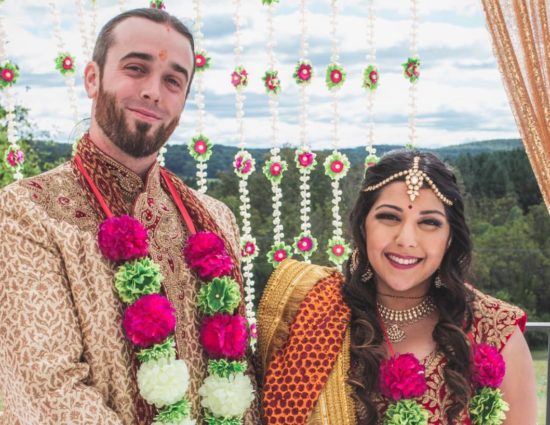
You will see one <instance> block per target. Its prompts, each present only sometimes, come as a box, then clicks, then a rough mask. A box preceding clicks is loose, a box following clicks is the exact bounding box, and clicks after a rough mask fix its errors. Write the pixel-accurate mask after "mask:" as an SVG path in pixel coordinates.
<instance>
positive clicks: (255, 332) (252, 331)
mask: <svg viewBox="0 0 550 425" xmlns="http://www.w3.org/2000/svg"><path fill="white" fill-rule="evenodd" d="M250 338H254V339H257V338H258V328H257V327H256V323H252V324H251V325H250Z"/></svg>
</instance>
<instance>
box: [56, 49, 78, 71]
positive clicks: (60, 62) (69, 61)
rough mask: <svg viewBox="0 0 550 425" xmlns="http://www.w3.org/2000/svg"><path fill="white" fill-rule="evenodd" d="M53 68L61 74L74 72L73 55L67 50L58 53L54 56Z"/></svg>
mask: <svg viewBox="0 0 550 425" xmlns="http://www.w3.org/2000/svg"><path fill="white" fill-rule="evenodd" d="M55 68H56V69H57V70H58V71H59V72H61V75H63V76H66V75H72V74H74V73H75V72H76V67H75V64H74V56H71V54H69V53H68V52H63V53H60V54H59V55H57V57H56V58H55Z"/></svg>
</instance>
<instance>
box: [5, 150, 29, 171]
mask: <svg viewBox="0 0 550 425" xmlns="http://www.w3.org/2000/svg"><path fill="white" fill-rule="evenodd" d="M6 161H8V164H9V165H10V166H11V167H17V166H18V165H19V164H22V163H23V162H24V161H25V153H24V152H23V151H22V150H21V149H18V150H17V151H12V150H10V151H9V152H8V154H7V155H6Z"/></svg>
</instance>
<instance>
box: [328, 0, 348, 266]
mask: <svg viewBox="0 0 550 425" xmlns="http://www.w3.org/2000/svg"><path fill="white" fill-rule="evenodd" d="M337 18H338V5H337V0H331V14H330V35H331V42H332V56H331V62H332V63H331V65H329V67H328V69H327V86H328V88H329V90H331V92H332V118H331V124H332V146H333V151H332V154H331V155H329V156H328V157H327V158H326V159H325V162H324V167H325V174H326V175H327V176H328V177H329V178H330V179H331V180H332V181H331V186H332V224H333V231H332V237H331V239H330V240H329V242H328V246H327V249H326V253H327V255H328V258H329V260H330V261H331V262H332V263H334V264H335V265H336V266H338V267H340V266H341V264H342V263H343V262H344V261H345V260H346V259H347V258H348V256H349V253H350V247H349V245H348V243H347V242H346V241H345V240H344V239H343V231H342V227H343V223H342V217H341V216H340V202H341V200H342V190H341V189H340V180H341V179H342V178H344V177H345V176H346V174H347V173H348V171H349V166H350V165H349V160H348V159H347V157H346V155H344V154H343V153H340V152H339V151H338V145H339V134H338V126H339V118H340V117H339V111H338V94H339V92H338V90H337V89H339V88H340V87H342V85H343V83H344V81H345V75H346V74H345V72H344V69H343V68H342V67H341V66H340V65H338V63H337V62H338V58H339V56H338V38H337V34H336V30H337ZM329 81H330V82H329Z"/></svg>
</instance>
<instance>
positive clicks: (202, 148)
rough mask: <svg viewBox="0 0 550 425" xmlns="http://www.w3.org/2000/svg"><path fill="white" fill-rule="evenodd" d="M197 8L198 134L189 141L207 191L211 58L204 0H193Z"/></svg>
mask: <svg viewBox="0 0 550 425" xmlns="http://www.w3.org/2000/svg"><path fill="white" fill-rule="evenodd" d="M193 7H194V10H195V31H194V33H195V34H194V35H195V47H196V53H195V70H196V71H197V74H196V80H195V105H196V106H197V126H196V130H195V131H196V136H194V137H192V138H191V140H190V141H189V143H188V149H189V153H190V154H191V156H192V157H193V159H195V161H196V164H197V174H196V175H197V186H198V191H199V192H201V193H206V190H207V180H206V178H207V176H208V173H207V172H206V170H207V168H208V165H207V162H208V160H209V159H210V156H211V155H212V149H213V146H212V144H211V143H210V141H209V139H208V137H206V136H205V135H204V133H205V130H204V127H205V126H204V119H205V103H204V71H206V70H207V69H208V68H210V65H211V58H210V56H208V54H207V52H206V50H204V49H203V42H204V34H203V33H202V27H203V20H202V12H201V7H202V0H193Z"/></svg>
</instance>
